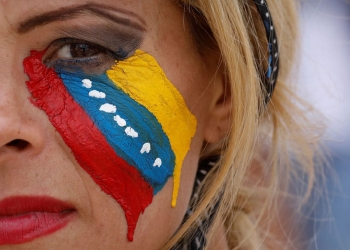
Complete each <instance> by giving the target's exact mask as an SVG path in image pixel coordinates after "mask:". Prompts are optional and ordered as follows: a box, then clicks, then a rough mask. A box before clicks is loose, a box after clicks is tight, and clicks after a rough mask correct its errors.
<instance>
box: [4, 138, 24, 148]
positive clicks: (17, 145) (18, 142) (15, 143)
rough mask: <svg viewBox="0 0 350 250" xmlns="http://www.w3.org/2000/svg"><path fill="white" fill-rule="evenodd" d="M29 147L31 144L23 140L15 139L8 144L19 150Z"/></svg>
mask: <svg viewBox="0 0 350 250" xmlns="http://www.w3.org/2000/svg"><path fill="white" fill-rule="evenodd" d="M28 145H29V142H27V141H25V140H21V139H15V140H13V141H10V142H9V143H7V144H6V146H8V147H13V148H16V149H18V150H23V149H25V148H26V147H27V146H28Z"/></svg>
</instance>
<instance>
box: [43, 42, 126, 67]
mask: <svg viewBox="0 0 350 250" xmlns="http://www.w3.org/2000/svg"><path fill="white" fill-rule="evenodd" d="M72 45H75V46H76V48H77V49H79V47H80V48H82V50H81V51H80V52H82V53H84V52H86V51H84V49H87V50H88V49H90V50H95V52H93V54H92V55H91V56H82V57H70V58H69V57H66V58H64V57H62V58H60V57H59V56H60V55H59V53H60V52H61V53H62V51H60V50H62V49H64V48H65V47H66V46H69V47H68V48H67V47H66V49H69V50H70V51H69V53H70V54H71V53H72V50H71V48H70V46H72ZM76 52H77V51H76ZM78 52H79V51H78ZM129 53H130V52H128V51H125V50H124V49H123V48H119V50H118V51H112V50H110V49H108V48H105V47H103V46H101V45H99V44H96V43H92V42H89V41H86V40H81V39H75V38H60V39H57V40H55V41H53V42H52V43H51V44H50V45H49V47H48V48H47V49H46V53H45V56H44V58H43V59H44V60H43V61H44V63H45V64H46V65H47V66H48V67H52V68H71V67H79V68H81V70H83V71H89V72H90V71H91V70H92V71H94V70H93V68H94V67H100V68H101V67H102V68H105V69H108V68H109V67H110V66H111V64H113V63H115V61H122V60H125V59H126V58H127V57H128V56H129ZM71 56H72V54H71ZM55 57H56V58H55ZM104 64H105V67H103V65H104Z"/></svg>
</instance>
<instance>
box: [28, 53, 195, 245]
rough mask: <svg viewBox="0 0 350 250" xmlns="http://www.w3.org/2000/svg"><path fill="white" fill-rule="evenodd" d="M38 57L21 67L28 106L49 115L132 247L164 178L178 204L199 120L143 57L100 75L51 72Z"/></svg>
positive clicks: (146, 56) (149, 58)
mask: <svg viewBox="0 0 350 250" xmlns="http://www.w3.org/2000/svg"><path fill="white" fill-rule="evenodd" d="M43 54H44V53H43V52H36V51H32V52H31V55H30V56H29V57H27V58H26V59H25V60H24V67H25V72H26V73H27V74H28V76H29V81H27V82H26V84H27V87H28V89H29V91H30V93H31V94H32V100H31V101H32V102H33V103H34V104H35V105H36V106H37V107H39V108H40V109H42V110H44V111H45V112H46V114H47V115H48V117H49V119H50V121H51V123H52V124H53V126H54V127H55V128H56V130H57V131H58V132H59V133H60V134H61V136H62V138H63V140H64V141H65V143H66V144H67V145H68V146H69V147H70V149H71V150H72V152H73V154H74V156H75V158H76V160H77V162H78V163H79V164H80V166H81V167H82V168H83V169H84V170H85V171H86V172H87V173H88V174H89V175H90V176H91V177H92V178H93V180H94V181H95V182H96V183H97V184H98V185H99V186H100V187H101V189H102V190H103V191H104V192H105V193H107V194H109V195H111V196H112V197H113V198H114V199H115V200H116V201H117V202H118V203H119V204H120V205H121V207H122V208H123V210H124V212H125V216H126V220H127V223H128V239H129V241H132V240H133V234H134V231H135V228H136V224H137V221H138V218H139V216H140V214H141V213H143V212H144V210H145V208H146V207H147V206H148V205H149V204H150V203H151V202H152V199H153V196H154V195H155V194H157V192H159V191H160V190H161V189H162V188H163V186H164V185H165V184H166V182H167V180H168V178H169V177H173V178H174V188H173V197H172V206H175V205H176V199H177V195H178V190H179V183H180V174H181V167H182V163H183V160H184V158H185V156H186V154H187V152H188V150H189V148H190V142H191V138H192V137H193V136H194V133H195V130H196V118H195V117H194V115H193V114H192V113H191V112H190V111H189V110H188V108H187V106H186V104H185V101H184V99H183V97H182V96H181V94H180V93H179V91H178V90H177V89H176V88H175V87H174V86H173V85H172V84H171V82H170V81H169V80H168V79H167V77H166V75H165V73H164V72H163V70H162V69H161V68H160V66H159V65H158V63H157V62H156V60H155V59H154V58H153V57H152V56H151V55H149V54H147V53H145V52H143V51H141V50H137V51H136V52H135V55H133V56H131V57H129V58H128V59H126V60H125V61H119V62H116V63H115V64H114V65H113V66H112V67H111V69H109V70H107V71H106V72H105V73H103V74H101V75H88V74H86V73H83V72H71V71H68V70H64V69H53V68H48V67H46V65H44V64H43V63H42V56H43ZM101 163H103V164H101Z"/></svg>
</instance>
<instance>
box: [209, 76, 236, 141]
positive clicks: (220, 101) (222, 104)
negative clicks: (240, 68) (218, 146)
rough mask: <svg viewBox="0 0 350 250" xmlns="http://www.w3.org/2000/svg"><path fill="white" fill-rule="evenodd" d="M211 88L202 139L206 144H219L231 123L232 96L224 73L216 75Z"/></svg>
mask: <svg viewBox="0 0 350 250" xmlns="http://www.w3.org/2000/svg"><path fill="white" fill-rule="evenodd" d="M213 81H214V84H213V87H212V103H211V106H210V110H209V115H208V122H207V124H206V127H205V130H204V139H205V141H206V142H208V143H217V142H220V141H221V140H222V139H224V137H225V136H226V135H227V133H228V132H229V129H230V128H231V123H232V118H231V117H232V116H231V110H232V94H231V88H230V84H229V81H228V79H227V77H226V75H225V74H224V73H219V72H218V73H217V74H216V76H215V78H214V80H213Z"/></svg>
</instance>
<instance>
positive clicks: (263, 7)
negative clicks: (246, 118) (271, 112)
mask: <svg viewBox="0 0 350 250" xmlns="http://www.w3.org/2000/svg"><path fill="white" fill-rule="evenodd" d="M253 1H254V3H255V5H256V7H257V9H258V12H259V14H260V16H261V19H262V21H263V23H264V26H265V31H266V36H267V41H268V45H269V56H268V68H267V71H266V73H265V77H264V87H265V89H266V92H267V96H266V98H265V103H266V104H267V103H268V101H269V100H270V98H271V96H272V93H273V90H274V88H275V85H276V80H277V76H278V69H279V53H278V43H277V36H276V30H275V27H274V26H273V22H272V17H271V14H270V11H269V8H268V5H267V2H266V0H253Z"/></svg>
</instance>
